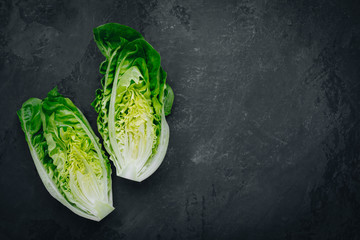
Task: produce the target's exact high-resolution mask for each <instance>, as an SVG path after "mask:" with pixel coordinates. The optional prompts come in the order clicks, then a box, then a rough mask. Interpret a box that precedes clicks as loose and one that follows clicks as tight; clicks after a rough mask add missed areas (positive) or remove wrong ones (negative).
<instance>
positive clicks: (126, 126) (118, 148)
mask: <svg viewBox="0 0 360 240" xmlns="http://www.w3.org/2000/svg"><path fill="white" fill-rule="evenodd" d="M94 39H95V42H96V44H97V46H98V47H99V49H100V51H101V52H102V54H103V55H104V56H105V57H106V60H105V61H104V62H102V63H101V65H100V73H101V74H103V75H104V77H103V78H102V79H101V84H102V88H100V89H98V90H97V91H96V98H95V100H94V102H93V103H92V105H93V106H94V108H95V110H96V111H97V113H98V114H99V115H98V120H97V125H98V130H99V132H100V134H101V136H102V138H103V140H104V145H105V149H106V150H107V152H108V153H109V155H110V159H111V160H112V161H113V162H114V165H115V167H116V173H117V175H118V176H120V177H124V178H127V179H130V180H134V181H138V182H141V181H143V180H144V179H146V178H147V177H149V176H150V175H151V174H153V173H154V172H155V171H156V169H157V168H158V167H159V166H160V164H161V162H162V161H163V159H164V157H165V154H166V150H167V146H168V142H169V126H168V124H167V122H166V119H165V116H166V115H168V114H170V112H171V108H172V104H173V101H174V93H173V91H172V89H171V88H170V86H169V85H168V84H166V73H165V71H164V70H163V69H162V68H161V65H160V55H159V53H158V52H157V51H156V50H155V49H154V48H153V47H152V46H151V45H150V44H149V43H148V42H146V41H145V39H144V38H143V37H142V36H141V34H140V33H138V32H137V31H135V30H134V29H132V28H130V27H127V26H124V25H120V24H116V23H108V24H105V25H102V26H99V27H97V28H95V29H94Z"/></svg>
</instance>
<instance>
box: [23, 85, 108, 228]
mask: <svg viewBox="0 0 360 240" xmlns="http://www.w3.org/2000/svg"><path fill="white" fill-rule="evenodd" d="M17 114H18V116H19V119H20V122H21V127H22V129H23V131H24V133H25V138H26V141H27V142H28V145H29V148H30V153H31V156H32V158H33V160H34V163H35V166H36V169H37V171H38V173H39V175H40V178H41V180H42V182H43V183H44V185H45V187H46V189H47V190H48V191H49V193H50V194H51V195H52V196H53V197H54V198H56V199H57V200H58V201H60V202H61V203H62V204H63V205H65V206H66V207H68V208H69V209H70V210H71V211H73V212H74V213H76V214H78V215H80V216H82V217H85V218H88V219H91V220H95V221H100V220H101V219H102V218H104V217H105V216H106V215H108V214H109V213H110V212H111V211H113V210H114V207H113V203H112V187H111V168H110V164H109V161H108V159H107V157H106V156H105V154H104V152H103V151H102V149H101V145H100V143H99V139H98V138H97V137H96V135H95V134H94V132H93V130H92V129H91V127H90V124H89V123H88V121H87V120H86V118H85V116H84V115H83V114H82V113H81V112H80V110H79V109H78V108H77V107H76V106H75V105H74V104H73V103H72V102H71V100H70V99H68V98H64V97H63V96H61V95H60V94H59V93H58V91H57V89H56V88H55V89H53V90H52V91H50V92H49V94H48V97H47V98H45V99H44V100H40V99H37V98H31V99H29V100H28V101H26V102H25V103H24V104H23V106H22V108H21V109H20V110H19V111H18V112H17Z"/></svg>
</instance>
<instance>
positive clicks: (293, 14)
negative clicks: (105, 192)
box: [0, 0, 360, 240]
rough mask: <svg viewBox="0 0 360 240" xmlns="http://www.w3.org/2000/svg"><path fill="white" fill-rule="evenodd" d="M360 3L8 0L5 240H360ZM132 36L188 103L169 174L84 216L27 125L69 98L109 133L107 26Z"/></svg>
mask: <svg viewBox="0 0 360 240" xmlns="http://www.w3.org/2000/svg"><path fill="white" fill-rule="evenodd" d="M356 2H357V1H340V0H339V1H335V0H319V1H313V0H303V1H285V0H275V1H267V0H259V1H228V0H220V1H219V0H217V1H215V0H213V1H180V0H170V1H167V0H158V1H157V0H151V1H147V0H143V1H132V0H128V1H117V0H113V1H111V0H106V1H101V2H100V1H98V2H88V1H83V2H80V1H70V0H68V1H46V0H30V1H13V2H12V1H6V0H5V1H1V2H0V22H1V24H0V80H1V83H0V102H1V114H0V122H1V126H0V157H1V160H0V169H1V174H0V192H1V195H0V239H69V240H71V239H90V240H91V239H109V240H114V239H267V240H269V239H284V240H285V239H316V240H319V239H346V240H351V239H360V228H359V226H360V153H359V152H360V151H359V150H360V126H359V125H360V67H359V63H360V17H359V14H360V8H359V4H358V3H356ZM106 22H118V23H122V24H126V25H129V26H131V27H133V28H135V29H137V30H139V31H140V32H141V33H142V34H144V36H145V38H146V39H147V40H148V41H149V42H150V43H151V44H152V45H153V46H154V47H155V48H156V49H157V50H158V51H159V52H160V54H161V56H162V65H163V68H164V69H165V70H166V71H167V73H168V82H169V83H170V84H171V86H172V87H173V89H174V92H175V96H176V97H175V104H174V108H173V112H172V115H171V116H169V117H168V122H169V125H170V129H171V138H170V145H169V149H168V153H167V155H166V158H165V160H164V162H163V164H162V165H161V167H160V168H159V170H158V171H157V172H156V173H155V174H154V175H153V176H152V177H151V178H149V179H148V180H146V181H145V182H143V183H141V184H138V183H134V182H130V181H127V180H124V179H121V178H118V177H116V176H115V175H114V176H113V192H114V205H115V207H116V210H115V211H114V212H113V213H112V214H111V215H109V216H108V217H107V218H106V219H104V220H103V221H102V222H100V223H96V222H92V221H89V220H86V219H82V218H80V217H78V216H76V215H75V214H73V213H72V212H70V211H69V210H68V209H66V208H65V207H63V206H62V205H61V204H60V203H58V202H57V201H56V200H54V199H53V198H51V196H50V195H49V194H48V193H47V192H46V190H45V188H44V186H43V185H42V183H41V181H40V178H39V176H38V174H37V172H36V170H35V167H34V164H33V162H32V159H31V156H30V153H29V151H28V147H27V144H26V142H25V139H24V135H23V133H22V131H21V129H20V124H19V121H18V119H17V116H16V110H18V109H19V108H20V106H21V104H22V103H23V102H24V101H25V100H27V99H28V98H30V97H40V98H43V97H45V95H46V93H47V92H48V91H49V90H50V89H52V88H53V87H54V86H56V85H57V86H58V87H59V90H60V92H61V93H62V94H63V95H65V96H67V97H69V98H71V99H72V100H73V101H74V103H75V104H76V105H77V106H78V107H79V108H80V109H81V110H82V111H83V112H84V114H85V115H86V116H87V118H88V120H89V121H90V123H91V125H92V126H93V127H94V129H96V114H95V111H94V110H93V109H92V107H91V106H90V103H91V102H92V100H93V98H94V91H95V89H96V88H98V87H99V86H100V74H99V73H98V66H99V64H100V62H101V61H102V60H103V57H102V56H101V54H100V53H99V51H98V50H97V48H96V46H95V43H94V42H93V40H92V29H93V28H94V27H96V26H98V25H100V24H103V23H106Z"/></svg>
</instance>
